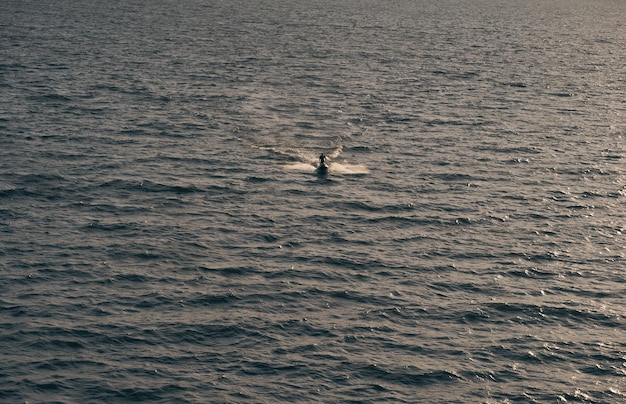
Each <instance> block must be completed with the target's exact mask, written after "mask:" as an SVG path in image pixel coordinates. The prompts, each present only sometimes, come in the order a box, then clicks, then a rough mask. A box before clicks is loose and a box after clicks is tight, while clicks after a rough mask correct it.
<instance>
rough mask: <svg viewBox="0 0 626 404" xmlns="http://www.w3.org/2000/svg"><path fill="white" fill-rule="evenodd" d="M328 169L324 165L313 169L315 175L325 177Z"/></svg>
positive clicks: (326, 165)
mask: <svg viewBox="0 0 626 404" xmlns="http://www.w3.org/2000/svg"><path fill="white" fill-rule="evenodd" d="M329 168H330V166H329V165H328V164H326V163H320V165H319V166H317V168H316V169H315V173H316V174H317V175H326V174H328V169H329Z"/></svg>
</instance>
